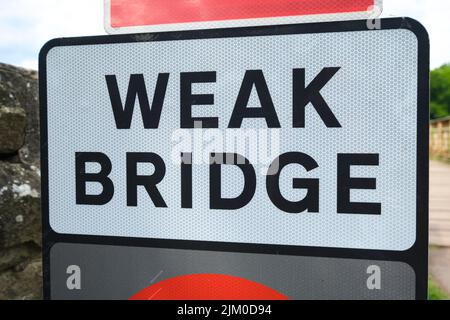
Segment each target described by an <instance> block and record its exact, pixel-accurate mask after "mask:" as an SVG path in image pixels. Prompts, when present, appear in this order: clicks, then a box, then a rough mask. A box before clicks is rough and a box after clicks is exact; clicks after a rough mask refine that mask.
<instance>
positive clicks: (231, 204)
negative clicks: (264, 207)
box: [209, 153, 256, 210]
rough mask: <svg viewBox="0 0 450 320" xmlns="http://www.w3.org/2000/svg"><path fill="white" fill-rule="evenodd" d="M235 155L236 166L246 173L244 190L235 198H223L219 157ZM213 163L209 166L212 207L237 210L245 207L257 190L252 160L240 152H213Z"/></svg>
mask: <svg viewBox="0 0 450 320" xmlns="http://www.w3.org/2000/svg"><path fill="white" fill-rule="evenodd" d="M231 157H234V158H235V159H237V162H236V164H234V165H235V166H237V167H239V168H240V169H241V171H242V173H243V174H244V181H245V182H244V190H243V191H242V193H241V194H240V195H239V196H238V197H237V198H234V199H224V198H222V175H221V170H220V169H221V167H222V164H221V163H217V162H216V161H217V159H230V158H231ZM210 160H211V164H210V167H209V173H210V181H209V196H210V201H211V202H210V208H211V209H224V210H236V209H240V208H243V207H245V206H246V205H247V204H248V203H249V202H250V201H251V200H252V198H253V196H254V195H255V190H256V174H255V169H254V168H253V166H252V165H251V164H250V162H249V161H248V160H247V159H246V158H245V157H243V156H241V155H239V154H225V153H219V154H211V155H210ZM227 165H229V163H227Z"/></svg>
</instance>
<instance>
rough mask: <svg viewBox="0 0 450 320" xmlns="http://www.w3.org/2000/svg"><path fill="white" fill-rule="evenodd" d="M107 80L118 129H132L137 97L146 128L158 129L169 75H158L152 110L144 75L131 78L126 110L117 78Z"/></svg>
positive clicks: (110, 77) (109, 77)
mask: <svg viewBox="0 0 450 320" xmlns="http://www.w3.org/2000/svg"><path fill="white" fill-rule="evenodd" d="M105 78H106V84H107V85H108V92H109V98H110V99H111V105H112V108H113V112H114V118H115V120H116V127H117V129H130V126H131V120H132V119H133V111H134V105H135V103H136V96H137V97H138V99H139V106H140V107H141V114H142V120H143V122H144V128H145V129H155V128H158V125H159V119H160V118H161V110H162V106H163V104H164V98H165V96H166V90H167V83H168V81H169V74H168V73H160V74H159V75H158V81H157V82H156V89H155V94H154V96H153V103H152V109H151V110H150V104H149V102H148V95H147V89H146V87H145V81H144V75H142V74H132V75H131V76H130V82H129V84H128V92H127V98H126V100H125V108H124V107H123V105H122V100H121V98H120V92H119V87H118V85H117V78H116V76H115V75H112V76H105Z"/></svg>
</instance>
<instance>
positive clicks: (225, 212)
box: [40, 19, 429, 298]
mask: <svg viewBox="0 0 450 320" xmlns="http://www.w3.org/2000/svg"><path fill="white" fill-rule="evenodd" d="M405 21H407V22H408V23H404V22H405ZM381 22H382V23H381V26H382V28H381V29H378V30H368V29H367V26H366V23H365V21H353V22H350V21H349V22H342V23H338V22H337V23H326V24H308V25H291V26H278V27H260V28H249V29H247V28H242V29H229V30H220V31H214V30H210V31H201V32H200V31H186V32H179V33H161V34H152V35H127V36H112V37H90V38H75V39H56V40H53V41H51V42H50V43H48V44H47V45H46V46H45V47H44V49H43V50H42V53H41V59H40V63H41V64H40V72H41V76H40V81H41V99H42V101H41V107H42V110H41V115H42V123H43V125H42V139H43V141H42V142H43V150H42V151H43V152H42V153H43V177H42V178H43V199H44V204H43V206H44V229H46V231H45V233H44V234H45V239H46V240H45V241H46V242H47V243H48V246H50V245H51V244H53V243H57V242H67V240H68V239H70V241H69V242H74V241H75V242H77V241H76V239H77V238H79V239H84V240H83V241H84V242H86V241H88V242H92V241H94V243H99V244H118V241H119V242H120V241H124V244H126V245H129V246H136V245H138V246H144V247H152V246H154V245H157V246H158V247H166V248H177V249H195V250H196V249H200V250H204V249H208V250H213V251H215V250H217V248H222V249H221V251H237V252H247V253H265V254H269V255H270V254H272V253H277V254H283V253H285V254H287V255H299V256H300V255H301V256H305V257H307V256H311V255H312V256H316V255H318V256H323V257H337V258H339V257H345V258H350V259H352V258H354V257H358V258H363V259H366V260H385V261H397V262H404V263H407V264H409V265H410V266H411V267H412V268H413V270H414V272H415V274H416V282H415V283H416V294H415V297H417V298H421V297H424V294H425V292H426V269H427V267H426V266H427V238H428V236H427V217H428V206H427V193H428V184H427V179H428V171H427V168H428V153H427V152H428V147H427V143H428V135H427V132H428V131H427V130H428V125H427V122H428V54H429V53H428V50H429V49H428V38H427V34H426V31H425V30H424V29H423V27H422V26H420V25H419V24H418V23H417V22H415V21H413V20H411V19H386V20H382V21H381ZM121 239H122V240H121ZM133 239H135V240H133ZM64 240H66V241H64ZM261 248H264V250H263V251H261V250H262V249H261ZM364 254H367V256H366V257H364ZM381 257H382V258H381ZM47 261H48V263H50V261H49V260H47ZM212 271H215V270H212Z"/></svg>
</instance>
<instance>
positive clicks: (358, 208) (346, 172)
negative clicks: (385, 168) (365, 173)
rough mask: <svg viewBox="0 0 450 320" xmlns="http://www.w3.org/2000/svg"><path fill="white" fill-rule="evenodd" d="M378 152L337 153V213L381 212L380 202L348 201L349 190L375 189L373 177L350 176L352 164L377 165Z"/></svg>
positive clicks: (375, 183)
mask: <svg viewBox="0 0 450 320" xmlns="http://www.w3.org/2000/svg"><path fill="white" fill-rule="evenodd" d="M379 158H380V155H379V154H338V188H337V192H338V203H337V207H338V213H343V214H374V215H380V214H381V203H359V202H350V190H351V189H361V190H375V189H376V188H377V180H376V179H374V178H370V179H369V178H351V177H350V168H351V167H352V166H378V165H379Z"/></svg>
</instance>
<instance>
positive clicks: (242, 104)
mask: <svg viewBox="0 0 450 320" xmlns="http://www.w3.org/2000/svg"><path fill="white" fill-rule="evenodd" d="M253 86H255V88H256V92H257V93H258V97H259V101H260V103H261V108H247V106H248V101H249V100H250V95H251V93H252V90H253ZM244 118H265V119H266V123H267V126H268V127H269V128H281V125H280V121H279V120H278V116H277V113H276V111H275V107H274V105H273V102H272V97H271V96H270V92H269V88H268V87H267V83H266V79H265V78H264V74H263V72H262V70H248V71H246V72H245V76H244V80H243V81H242V86H241V89H240V90H239V95H238V97H237V99H236V105H235V106H234V110H233V114H232V115H231V120H230V124H229V125H228V127H229V128H240V127H241V125H242V120H243V119H244Z"/></svg>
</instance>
